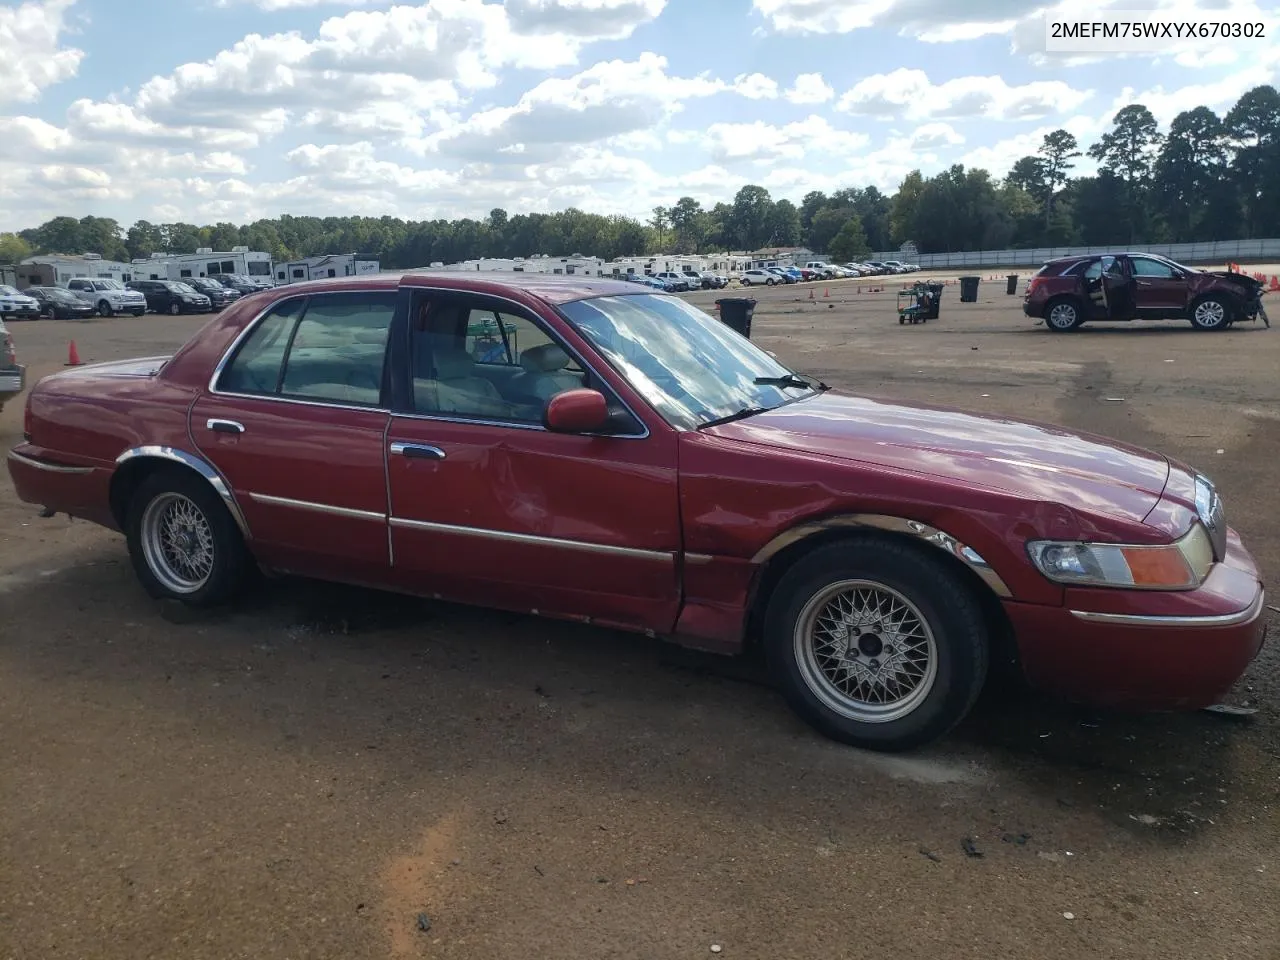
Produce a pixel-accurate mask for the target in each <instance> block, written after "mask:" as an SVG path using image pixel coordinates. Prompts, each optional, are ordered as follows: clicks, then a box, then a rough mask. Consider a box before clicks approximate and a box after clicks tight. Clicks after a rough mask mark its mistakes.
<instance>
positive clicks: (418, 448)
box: [391, 441, 444, 460]
mask: <svg viewBox="0 0 1280 960" xmlns="http://www.w3.org/2000/svg"><path fill="white" fill-rule="evenodd" d="M391 452H392V453H395V454H399V455H400V456H402V457H408V458H409V459H410V460H443V459H444V451H443V450H441V449H440V448H439V447H432V446H428V445H427V444H425V443H401V442H399V441H397V442H395V443H393V444H391Z"/></svg>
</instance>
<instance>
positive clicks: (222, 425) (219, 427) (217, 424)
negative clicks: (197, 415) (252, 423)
mask: <svg viewBox="0 0 1280 960" xmlns="http://www.w3.org/2000/svg"><path fill="white" fill-rule="evenodd" d="M205 427H207V428H208V429H210V430H212V431H213V432H214V433H244V424H243V423H236V422H235V421H234V420H218V419H216V418H214V419H210V420H209V422H208V423H206V424H205Z"/></svg>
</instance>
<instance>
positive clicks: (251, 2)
mask: <svg viewBox="0 0 1280 960" xmlns="http://www.w3.org/2000/svg"><path fill="white" fill-rule="evenodd" d="M393 2H394V0H217V3H216V6H219V7H248V6H253V7H257V8H258V9H259V10H262V11H264V12H266V13H275V12H277V11H280V10H303V9H306V8H308V7H377V6H386V5H388V4H390V3H393Z"/></svg>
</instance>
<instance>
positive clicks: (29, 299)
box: [0, 276, 258, 320]
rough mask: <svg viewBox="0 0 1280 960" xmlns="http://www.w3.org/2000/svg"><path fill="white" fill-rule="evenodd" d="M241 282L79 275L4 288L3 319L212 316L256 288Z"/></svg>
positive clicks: (232, 279) (0, 306) (0, 296)
mask: <svg viewBox="0 0 1280 960" xmlns="http://www.w3.org/2000/svg"><path fill="white" fill-rule="evenodd" d="M238 279H239V278H237V277H234V276H227V277H189V278H187V279H185V280H131V281H130V282H128V283H121V282H120V281H119V280H112V279H106V278H101V279H99V278H90V277H76V278H75V279H73V280H69V281H67V285H66V286H65V287H53V286H37V287H28V288H27V289H26V290H21V291H20V290H15V289H14V288H13V287H10V286H0V319H3V318H4V317H13V318H16V319H20V320H38V319H42V318H46V317H47V318H49V319H50V320H83V319H85V318H87V317H91V316H94V315H97V316H101V317H112V316H115V315H116V314H122V313H130V314H133V315H134V316H135V317H140V316H142V315H143V314H144V313H147V312H148V311H151V312H153V313H168V314H172V315H173V316H177V315H178V314H182V313H209V312H210V311H213V310H221V309H222V308H223V307H225V306H227V305H228V304H232V303H235V302H236V301H237V300H239V299H240V298H241V297H242V296H244V295H245V293H254V292H257V289H258V288H257V287H256V286H248V289H240V286H242V285H241V284H239V283H238V282H237V281H238Z"/></svg>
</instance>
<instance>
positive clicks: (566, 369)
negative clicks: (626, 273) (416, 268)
mask: <svg viewBox="0 0 1280 960" xmlns="http://www.w3.org/2000/svg"><path fill="white" fill-rule="evenodd" d="M410 336H411V340H410V356H411V358H412V365H413V400H414V409H415V410H416V411H417V412H418V413H423V414H439V415H442V416H449V417H465V418H475V419H479V420H490V421H499V422H511V423H520V424H537V423H541V421H542V413H543V411H544V410H545V409H546V405H547V402H548V401H549V400H550V399H551V398H552V397H554V396H555V395H556V394H558V393H563V392H564V391H565V390H572V389H577V388H581V387H582V386H584V385H585V384H586V381H587V377H586V372H585V371H584V370H583V369H582V367H581V366H580V365H579V364H578V363H577V361H576V360H574V359H573V357H572V356H571V355H570V354H569V353H568V352H567V351H565V350H564V349H563V348H562V347H561V346H560V345H559V344H558V343H556V342H555V341H554V340H553V339H552V338H551V337H550V336H549V335H548V334H547V333H546V331H544V330H543V329H542V327H540V326H539V325H538V324H536V323H534V322H533V321H532V320H531V319H529V318H528V317H525V316H523V315H521V314H517V313H513V312H507V311H504V310H500V309H499V310H494V309H490V308H488V307H486V306H483V305H481V304H480V303H478V302H476V301H474V300H469V299H468V298H463V297H453V298H445V297H442V298H439V299H435V300H432V301H428V302H425V303H423V304H422V306H420V307H419V308H417V310H416V312H415V314H414V323H413V324H412V327H411V333H410Z"/></svg>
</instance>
